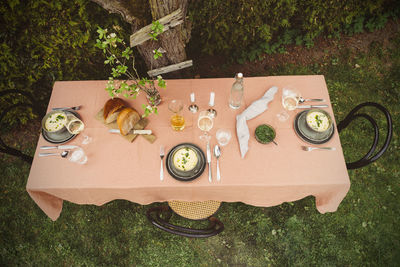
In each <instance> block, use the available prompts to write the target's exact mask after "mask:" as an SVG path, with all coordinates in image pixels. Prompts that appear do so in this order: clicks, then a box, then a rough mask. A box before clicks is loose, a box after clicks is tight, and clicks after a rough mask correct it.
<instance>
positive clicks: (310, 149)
mask: <svg viewBox="0 0 400 267" xmlns="http://www.w3.org/2000/svg"><path fill="white" fill-rule="evenodd" d="M301 148H302V149H303V150H304V151H313V150H315V149H321V150H336V147H315V146H301Z"/></svg>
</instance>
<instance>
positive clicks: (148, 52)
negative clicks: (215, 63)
mask: <svg viewBox="0 0 400 267" xmlns="http://www.w3.org/2000/svg"><path fill="white" fill-rule="evenodd" d="M149 3H150V10H151V14H152V16H153V20H158V19H160V18H162V17H164V16H166V15H168V14H170V13H172V12H173V11H175V10H177V9H178V8H181V9H182V13H183V19H184V20H185V18H186V13H187V8H188V0H149ZM188 32H189V33H188ZM189 38H190V23H188V22H187V21H186V20H185V22H184V23H183V24H180V25H178V26H176V27H175V28H172V29H170V30H168V31H166V32H164V33H162V34H161V35H160V36H159V37H158V39H159V42H158V43H157V45H156V48H159V47H162V48H163V49H164V50H165V51H166V52H165V53H164V54H163V57H162V58H158V59H157V60H154V59H153V50H154V42H153V41H147V42H145V43H143V44H141V45H139V47H138V49H139V51H140V53H141V54H142V56H143V58H144V60H145V62H146V66H147V68H149V69H157V68H161V67H165V66H167V65H170V64H176V63H180V62H183V61H185V60H186V58H187V57H186V51H185V46H186V43H187V42H188V41H189ZM152 43H153V44H152ZM157 46H158V47H157ZM160 59H161V60H160Z"/></svg>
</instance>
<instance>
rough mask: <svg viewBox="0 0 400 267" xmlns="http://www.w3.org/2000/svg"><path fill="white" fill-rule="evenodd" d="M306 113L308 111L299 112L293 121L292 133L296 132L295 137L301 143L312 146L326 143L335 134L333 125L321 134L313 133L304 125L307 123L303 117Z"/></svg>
mask: <svg viewBox="0 0 400 267" xmlns="http://www.w3.org/2000/svg"><path fill="white" fill-rule="evenodd" d="M307 112H308V110H304V111H302V112H300V113H299V114H297V116H296V118H295V120H294V131H295V132H296V134H297V136H299V137H300V139H302V140H303V141H305V142H307V143H310V144H314V145H320V144H324V143H326V142H328V141H329V140H330V139H331V138H332V136H333V134H334V133H335V127H334V125H333V123H332V125H331V127H330V128H329V129H328V130H327V131H325V132H323V133H318V132H314V131H312V130H310V129H309V128H308V127H307V125H306V123H307V122H306V118H305V117H306V114H307Z"/></svg>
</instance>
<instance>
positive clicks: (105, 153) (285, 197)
mask: <svg viewBox="0 0 400 267" xmlns="http://www.w3.org/2000/svg"><path fill="white" fill-rule="evenodd" d="M106 82H107V81H77V82H75V81H73V82H56V83H55V85H54V89H53V92H52V96H51V99H50V102H49V106H48V110H51V108H53V107H64V106H75V105H81V106H82V108H81V110H79V114H80V115H81V117H82V120H83V121H84V123H85V130H84V131H83V132H82V133H81V134H79V135H78V136H77V137H76V138H75V139H73V140H71V141H70V142H68V144H75V145H80V146H81V147H83V149H84V150H85V151H86V154H87V156H88V162H87V163H86V164H85V165H78V164H74V163H72V162H69V161H68V160H66V159H62V158H61V157H38V153H39V152H48V151H40V149H39V147H40V146H43V145H49V143H48V142H47V141H45V140H44V139H43V137H42V136H40V137H39V141H38V145H37V149H36V153H35V156H34V159H33V163H32V167H31V171H30V174H29V178H28V182H27V186H26V189H27V191H28V193H29V195H30V196H31V197H32V199H33V200H34V201H35V202H36V203H37V205H38V206H39V207H40V208H41V209H42V210H43V211H44V212H45V213H46V214H47V215H48V216H49V217H50V218H51V219H52V220H56V219H57V218H58V217H59V216H60V213H61V210H62V204H63V201H64V200H67V201H70V202H73V203H76V204H95V205H103V204H105V203H107V202H109V201H112V200H115V199H125V200H129V201H132V202H136V203H140V204H150V203H152V202H163V201H168V200H186V201H199V200H218V201H224V202H244V203H246V204H250V205H254V206H262V207H269V206H274V205H279V204H281V203H283V202H288V201H295V200H299V199H302V198H304V197H306V196H309V195H313V196H315V199H316V206H317V209H318V211H319V212H321V213H325V212H333V211H336V209H337V208H338V206H339V204H340V202H341V201H342V200H343V198H344V197H345V195H346V194H347V192H348V190H349V187H350V180H349V176H348V173H347V169H346V165H345V161H344V157H343V152H342V148H341V145H340V140H339V136H338V134H337V129H336V123H335V134H334V136H333V138H332V139H331V140H330V141H329V142H328V143H326V144H325V145H326V146H333V147H336V151H312V152H305V151H303V150H301V145H305V142H304V141H302V140H301V139H300V138H299V137H298V136H297V135H296V133H295V132H294V130H293V120H294V117H295V115H296V113H298V112H299V111H301V110H295V111H292V112H289V113H290V118H289V119H288V120H287V121H285V122H281V121H279V119H278V118H277V116H276V114H277V113H279V112H280V111H282V104H281V92H282V91H281V89H282V87H284V86H293V87H295V88H297V89H298V90H299V91H300V92H301V94H302V96H303V97H304V98H311V97H312V98H324V99H326V100H327V102H326V103H327V104H329V108H327V109H326V110H327V111H328V112H329V113H330V114H331V115H332V117H333V111H332V107H331V105H330V100H329V94H328V90H327V87H326V83H325V79H324V77H323V76H318V75H315V76H274V77H255V78H245V79H244V87H245V89H244V101H245V105H244V107H246V106H248V105H249V104H251V103H252V102H253V101H254V100H256V99H259V98H260V97H261V96H262V95H263V94H264V93H265V92H266V90H268V89H269V88H270V87H272V86H277V87H278V88H279V91H278V93H277V94H276V95H275V98H274V100H273V101H272V102H270V103H269V105H268V109H267V110H266V111H265V112H264V113H262V114H261V115H259V116H258V117H256V118H254V119H252V120H250V121H248V126H249V129H250V135H251V137H250V141H249V151H248V152H247V154H246V156H245V158H244V159H242V158H241V157H240V151H239V144H238V141H237V138H236V131H235V125H236V119H235V117H236V115H237V114H239V113H240V112H242V111H243V110H244V107H243V108H241V109H239V110H232V109H230V108H229V107H228V98H229V92H230V88H231V86H232V83H233V82H234V79H233V78H223V79H184V80H167V88H166V89H160V92H161V96H162V99H163V102H162V103H161V105H160V106H159V115H151V116H150V117H149V120H150V123H149V125H148V126H147V129H151V130H153V133H154V134H155V135H156V136H157V140H156V141H155V142H154V143H153V144H150V143H149V142H148V141H146V140H145V139H144V138H142V137H140V136H139V137H138V138H136V139H135V140H134V142H133V143H129V142H128V141H127V140H125V139H124V138H122V137H121V136H119V135H118V134H111V133H108V131H107V128H106V127H105V126H104V125H103V124H102V123H100V122H99V121H98V120H96V119H95V115H96V113H97V112H98V111H99V110H100V109H101V108H102V107H103V105H104V103H105V102H106V101H107V99H108V98H109V96H108V94H107V92H106V91H105V90H104V88H105V85H106ZM212 91H214V92H215V93H216V98H215V109H216V110H217V111H218V114H217V117H216V119H215V121H214V128H213V129H212V130H211V135H212V136H213V138H212V139H211V145H215V144H216V139H215V132H216V130H217V129H219V128H226V129H230V130H231V132H232V134H233V137H232V140H231V142H230V143H229V144H228V145H227V146H226V147H223V148H222V156H221V158H220V168H221V175H222V179H221V181H220V182H217V181H216V159H215V157H213V161H212V171H213V178H214V180H213V182H212V183H209V181H208V171H207V169H206V171H205V172H204V173H203V174H202V175H201V176H200V177H199V178H197V179H195V180H193V181H190V182H181V181H177V180H175V179H174V178H172V177H171V176H170V175H169V174H168V173H167V172H166V171H165V179H164V181H160V178H159V169H160V157H159V150H160V146H161V145H164V146H165V147H166V152H168V151H169V150H170V149H171V148H172V147H174V146H175V145H177V144H179V143H183V142H190V143H194V144H196V145H198V146H199V147H201V148H202V149H203V151H204V152H205V147H206V145H205V143H203V141H202V140H200V139H199V136H200V135H201V134H202V133H201V131H200V130H199V129H198V128H197V114H195V115H193V114H192V113H190V112H189V111H188V110H187V107H188V105H189V102H190V98H189V94H190V93H191V92H195V93H196V103H197V105H198V106H199V107H200V110H205V109H207V108H208V105H207V103H208V101H209V95H210V92H212ZM171 99H182V100H183V101H184V103H185V107H184V110H185V112H184V116H185V119H186V121H187V125H186V128H185V129H184V131H182V132H175V131H173V130H172V129H171V127H170V124H169V117H170V116H171V112H170V111H169V110H168V102H169V101H170V100H171ZM128 102H129V104H130V105H131V106H132V107H134V108H136V109H137V110H138V111H139V113H142V112H143V111H142V110H141V104H142V103H146V101H145V97H144V95H140V96H139V97H138V99H136V100H132V101H128ZM261 123H268V124H270V125H272V126H273V127H274V128H275V129H276V132H277V137H276V142H277V143H278V144H279V145H278V146H275V145H274V144H269V145H262V144H259V143H257V141H256V140H255V139H254V130H255V128H256V127H257V126H258V125H259V124H261ZM84 135H87V136H89V137H91V138H92V141H91V142H90V143H89V144H87V145H82V144H81V142H82V140H83V136H84ZM206 168H207V167H206Z"/></svg>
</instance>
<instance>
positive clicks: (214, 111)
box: [207, 92, 217, 118]
mask: <svg viewBox="0 0 400 267" xmlns="http://www.w3.org/2000/svg"><path fill="white" fill-rule="evenodd" d="M214 100H215V93H214V92H211V93H210V102H208V106H209V107H210V108H209V109H207V111H208V113H210V116H211V117H212V118H215V117H217V111H216V110H215V109H214Z"/></svg>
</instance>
